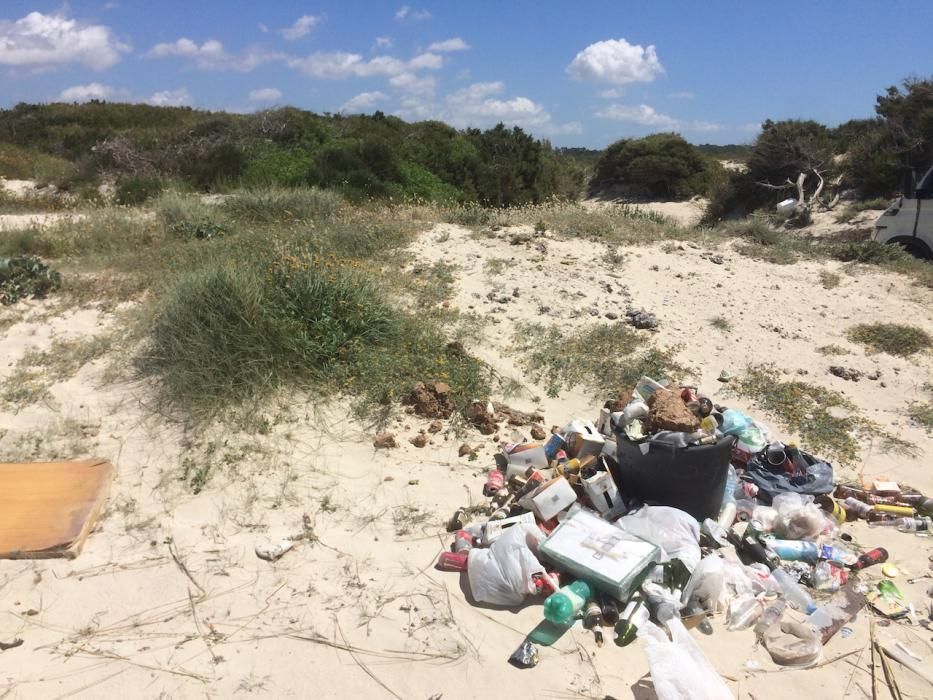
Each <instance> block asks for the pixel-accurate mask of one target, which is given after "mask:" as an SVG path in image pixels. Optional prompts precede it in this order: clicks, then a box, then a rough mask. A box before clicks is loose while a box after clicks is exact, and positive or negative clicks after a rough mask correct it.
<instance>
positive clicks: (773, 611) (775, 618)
mask: <svg viewBox="0 0 933 700" xmlns="http://www.w3.org/2000/svg"><path fill="white" fill-rule="evenodd" d="M786 607H787V603H786V602H784V599H783V598H778V599H777V600H775V601H774V602H773V603H771V604H770V605H769V606H768V607H766V608H765V610H764V612H763V613H761V618H760V619H759V620H758V624H757V625H755V636H757V637H758V639H762V638H763V637H764V636H765V633H766V632H767V631H768V630H769V629H770V628H771V626H772V625H776V624H777V623H778V622H780V620H781V617H783V616H784V609H785V608H786Z"/></svg>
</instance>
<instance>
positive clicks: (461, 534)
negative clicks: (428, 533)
mask: <svg viewBox="0 0 933 700" xmlns="http://www.w3.org/2000/svg"><path fill="white" fill-rule="evenodd" d="M471 549H473V534H472V533H471V532H470V531H469V530H457V534H456V535H455V537H454V551H455V552H469V551H470V550H471Z"/></svg>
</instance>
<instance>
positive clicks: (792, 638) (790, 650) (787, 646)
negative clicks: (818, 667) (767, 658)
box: [763, 620, 823, 667]
mask: <svg viewBox="0 0 933 700" xmlns="http://www.w3.org/2000/svg"><path fill="white" fill-rule="evenodd" d="M763 644H764V647H765V649H767V650H768V653H769V654H770V655H771V660H772V661H773V662H774V663H776V664H777V665H778V666H797V667H804V666H810V665H812V664H814V663H816V661H817V660H818V659H819V658H820V655H821V654H822V653H823V642H822V641H820V634H819V632H818V631H817V630H816V628H815V627H813V626H812V625H808V624H806V623H803V622H792V621H789V620H783V621H782V622H781V623H780V624H779V625H772V626H771V627H770V628H769V629H768V631H767V632H765V635H764V640H763Z"/></svg>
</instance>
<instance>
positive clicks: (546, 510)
mask: <svg viewBox="0 0 933 700" xmlns="http://www.w3.org/2000/svg"><path fill="white" fill-rule="evenodd" d="M529 500H530V501H531V509H532V510H533V511H534V512H535V515H536V516H537V517H538V520H550V519H551V518H553V517H554V516H555V515H557V514H558V513H560V512H561V511H562V510H564V509H565V508H567V507H569V506H570V505H571V504H573V503H574V501H576V500H577V494H576V493H574V490H573V487H572V486H571V485H570V483H569V482H568V481H567V480H566V479H565V478H564V477H562V476H559V477H557V478H556V479H551V480H550V481H548V482H546V483H543V484H541V485H540V486H539V487H538V488H537V489H536V490H535V492H534V493H533V494H532V496H531V497H530V499H529Z"/></svg>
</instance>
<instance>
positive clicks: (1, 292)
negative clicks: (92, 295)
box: [0, 255, 62, 306]
mask: <svg viewBox="0 0 933 700" xmlns="http://www.w3.org/2000/svg"><path fill="white" fill-rule="evenodd" d="M61 286H62V276H61V273H59V272H57V271H56V270H52V269H51V268H50V267H49V266H48V265H46V264H45V263H44V262H42V261H41V260H40V259H39V258H37V257H34V256H32V255H17V256H14V257H12V258H0V304H3V305H4V306H8V305H10V304H15V303H16V302H17V301H19V300H20V299H25V298H27V297H30V298H33V299H42V298H44V297H46V296H47V295H48V294H49V292H52V291H55V290H56V289H59V288H61Z"/></svg>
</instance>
